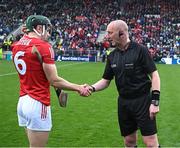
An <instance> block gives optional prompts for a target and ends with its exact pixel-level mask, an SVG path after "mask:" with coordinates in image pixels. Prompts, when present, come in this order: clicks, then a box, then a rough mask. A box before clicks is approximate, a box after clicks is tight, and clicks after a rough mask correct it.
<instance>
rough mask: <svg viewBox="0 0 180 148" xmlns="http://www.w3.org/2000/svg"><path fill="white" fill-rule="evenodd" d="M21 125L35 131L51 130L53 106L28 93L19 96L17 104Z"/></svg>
mask: <svg viewBox="0 0 180 148" xmlns="http://www.w3.org/2000/svg"><path fill="white" fill-rule="evenodd" d="M17 115H18V122H19V126H24V127H26V128H28V129H30V130H34V131H50V130H51V128H52V120H51V108H50V106H46V105H44V104H42V103H41V102H39V101H37V100H35V99H33V98H31V97H30V96H28V95H25V96H22V97H20V98H19V102H18V106H17Z"/></svg>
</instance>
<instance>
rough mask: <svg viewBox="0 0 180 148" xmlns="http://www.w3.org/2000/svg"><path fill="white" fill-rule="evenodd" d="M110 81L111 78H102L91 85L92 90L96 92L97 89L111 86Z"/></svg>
mask: <svg viewBox="0 0 180 148" xmlns="http://www.w3.org/2000/svg"><path fill="white" fill-rule="evenodd" d="M110 82H111V81H110V80H107V79H104V78H102V79H101V80H99V81H98V82H96V83H95V84H93V85H91V87H92V91H93V92H95V91H100V90H103V89H105V88H107V87H108V86H109V84H110Z"/></svg>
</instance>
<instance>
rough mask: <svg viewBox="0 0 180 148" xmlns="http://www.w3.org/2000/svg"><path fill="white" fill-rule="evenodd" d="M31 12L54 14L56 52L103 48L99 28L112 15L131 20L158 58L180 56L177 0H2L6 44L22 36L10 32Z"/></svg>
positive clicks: (134, 34) (133, 31) (0, 37)
mask: <svg viewBox="0 0 180 148" xmlns="http://www.w3.org/2000/svg"><path fill="white" fill-rule="evenodd" d="M31 14H42V15H45V16H47V17H49V18H50V19H51V22H52V24H53V26H54V29H53V32H52V37H51V42H52V44H53V46H54V49H56V50H55V51H56V54H61V53H63V52H64V51H68V50H75V51H82V52H84V53H86V51H88V50H99V51H101V53H103V52H104V50H106V49H107V48H108V47H109V44H108V43H107V41H105V40H104V41H102V42H98V41H97V39H98V36H99V33H100V32H101V31H104V30H105V29H106V26H107V24H108V23H109V22H110V21H112V20H116V19H122V20H124V21H126V22H127V23H128V25H129V30H130V36H131V38H132V40H135V41H137V42H139V43H142V44H144V45H146V46H147V47H148V48H149V51H150V53H151V55H152V57H153V58H154V59H155V60H159V57H174V56H180V45H179V44H180V1H179V0H170V1H168V0H146V1H145V0H64V1H63V0H51V1H49V0H38V1H37V0H16V1H14V0H0V45H1V46H2V47H3V50H8V49H9V46H10V44H11V43H12V42H13V41H14V40H18V39H19V36H17V37H16V38H13V37H12V38H8V39H7V36H8V35H9V34H10V33H11V32H12V31H13V30H15V29H17V28H18V27H19V26H20V25H21V24H22V23H23V22H24V20H25V19H26V18H27V16H29V15H31Z"/></svg>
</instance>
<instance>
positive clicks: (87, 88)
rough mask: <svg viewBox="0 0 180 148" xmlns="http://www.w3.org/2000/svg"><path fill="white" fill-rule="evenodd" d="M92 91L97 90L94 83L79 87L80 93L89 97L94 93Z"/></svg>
mask: <svg viewBox="0 0 180 148" xmlns="http://www.w3.org/2000/svg"><path fill="white" fill-rule="evenodd" d="M92 92H95V88H94V87H93V86H92V85H88V84H83V85H80V87H79V91H78V93H79V95H80V96H83V97H88V96H90V95H91V94H92Z"/></svg>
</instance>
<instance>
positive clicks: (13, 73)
mask: <svg viewBox="0 0 180 148" xmlns="http://www.w3.org/2000/svg"><path fill="white" fill-rule="evenodd" d="M84 63H85V62H80V63H72V64H64V65H59V66H57V68H61V67H66V66H71V65H79V64H84ZM16 73H17V72H12V73H6V74H1V75H0V77H3V76H10V75H15V74H16Z"/></svg>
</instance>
